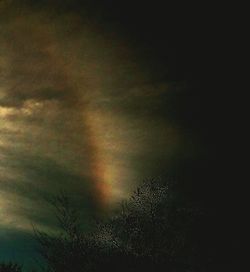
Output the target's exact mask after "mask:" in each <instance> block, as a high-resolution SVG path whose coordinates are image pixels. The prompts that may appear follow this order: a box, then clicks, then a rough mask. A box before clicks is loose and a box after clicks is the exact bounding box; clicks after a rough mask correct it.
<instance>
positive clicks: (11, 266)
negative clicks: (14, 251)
mask: <svg viewBox="0 0 250 272" xmlns="http://www.w3.org/2000/svg"><path fill="white" fill-rule="evenodd" d="M0 272H22V266H21V265H19V264H16V263H13V262H9V263H0Z"/></svg>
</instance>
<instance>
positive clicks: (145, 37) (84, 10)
mask: <svg viewBox="0 0 250 272" xmlns="http://www.w3.org/2000/svg"><path fill="white" fill-rule="evenodd" d="M145 2H146V1H130V0H127V1H111V0H108V1H107V0H105V1H101V0H100V1H97V0H95V1H76V0H71V1H70V0H65V1H59V0H58V1H56V0H55V1H42V0H40V1H11V0H9V1H7V0H6V1H0V151H1V152H0V258H2V259H7V258H16V259H19V260H20V259H21V260H24V261H25V260H28V259H29V258H30V256H31V255H32V254H31V253H30V252H31V251H32V250H31V246H30V245H31V243H32V242H31V240H30V235H31V233H32V228H31V225H32V224H35V225H37V226H38V227H39V228H41V229H43V230H49V231H54V230H55V225H54V221H53V219H52V217H51V211H50V210H49V209H48V207H47V204H46V203H45V201H44V197H47V196H50V195H53V194H56V193H58V192H59V191H60V190H65V191H66V192H67V193H68V194H69V195H70V196H71V197H72V199H73V201H74V202H75V203H76V205H78V206H79V207H81V211H82V216H83V218H84V220H85V221H84V222H86V225H88V220H89V218H90V217H91V215H92V214H94V213H96V212H97V211H98V212H100V210H101V211H102V210H103V209H109V208H112V207H113V205H114V204H115V203H117V202H119V201H120V200H121V199H123V198H124V197H127V196H128V195H129V193H130V192H131V190H133V189H134V188H135V186H136V185H137V184H138V183H139V182H140V181H141V180H142V179H143V178H147V177H152V176H159V175H161V176H165V175H172V176H174V177H175V178H176V179H177V180H178V182H179V186H180V191H181V193H182V194H183V197H184V198H187V199H189V200H190V201H194V202H197V203H199V205H200V206H204V207H206V208H207V209H208V210H209V211H210V212H211V213H212V211H214V208H215V207H216V208H218V209H219V213H218V214H221V212H223V211H224V210H223V209H224V206H223V205H220V204H221V202H220V199H221V192H222V186H223V185H222V184H221V183H219V180H220V179H221V173H222V171H221V170H218V169H219V168H220V169H222V168H223V165H222V164H221V161H224V162H225V158H224V157H223V156H222V155H221V154H222V150H223V151H224V146H225V145H220V144H221V143H222V142H224V143H225V139H224V133H222V129H221V127H222V122H223V124H224V125H225V126H226V122H225V121H223V117H224V116H223V114H221V108H222V101H224V94H222V92H221V89H220V88H221V86H220V84H219V80H218V79H219V78H221V77H222V74H221V73H220V68H222V63H223V62H224V54H225V50H224V48H223V46H222V43H221V42H220V41H221V35H222V34H223V33H224V32H222V24H219V20H218V18H219V17H220V15H219V11H218V13H217V7H212V6H209V5H205V4H203V5H199V4H195V5H192V4H191V3H187V4H182V3H179V1H174V2H172V1H147V3H145ZM218 146H220V148H218ZM220 149H222V150H220ZM211 199H213V203H211ZM220 209H221V210H220ZM216 216H217V215H216ZM219 217H220V216H219V215H218V216H217V217H216V218H217V219H218V218H219Z"/></svg>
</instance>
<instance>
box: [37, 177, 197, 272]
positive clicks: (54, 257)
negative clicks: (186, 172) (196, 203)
mask: <svg viewBox="0 0 250 272" xmlns="http://www.w3.org/2000/svg"><path fill="white" fill-rule="evenodd" d="M172 187H173V186H172V185H171V183H170V182H164V181H162V180H161V179H149V180H146V181H144V182H143V183H142V184H141V185H140V186H139V187H138V188H137V189H136V190H135V192H134V193H133V194H132V196H131V197H130V199H128V200H127V201H124V202H122V203H121V205H120V207H119V209H117V210H116V211H114V212H113V214H112V215H110V216H109V217H108V218H106V219H105V220H100V221H99V222H97V223H96V225H95V228H94V229H93V231H92V232H90V233H83V232H82V231H81V228H80V225H81V224H80V219H79V216H78V213H77V211H76V210H75V209H73V208H72V207H71V205H70V202H69V199H68V198H67V197H66V196H65V195H60V196H58V197H56V198H55V199H54V201H53V203H52V204H53V206H54V207H55V208H56V217H57V219H58V222H59V225H60V229H61V232H60V233H59V234H58V235H51V234H48V233H44V232H40V231H38V230H35V236H36V239H37V241H38V243H39V253H40V254H41V256H42V257H43V258H44V260H45V262H46V265H47V268H46V269H47V271H48V272H59V271H60V272H64V271H65V272H66V271H67V272H69V271H73V270H74V271H78V272H81V271H96V272H97V271H103V269H105V270H106V269H107V270H109V271H118V270H119V271H126V272H128V271H131V272H132V271H152V270H155V271H165V270H166V269H167V270H168V271H179V272H181V271H200V267H199V265H198V262H197V260H196V259H197V258H196V255H197V251H198V250H197V249H196V244H195V239H194V236H193V228H194V224H195V222H196V220H197V218H199V216H200V212H199V211H198V210H197V209H195V208H194V207H193V206H192V205H188V204H187V203H185V202H183V201H180V200H179V199H178V197H177V196H176V194H175V193H174V190H173V188H172Z"/></svg>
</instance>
